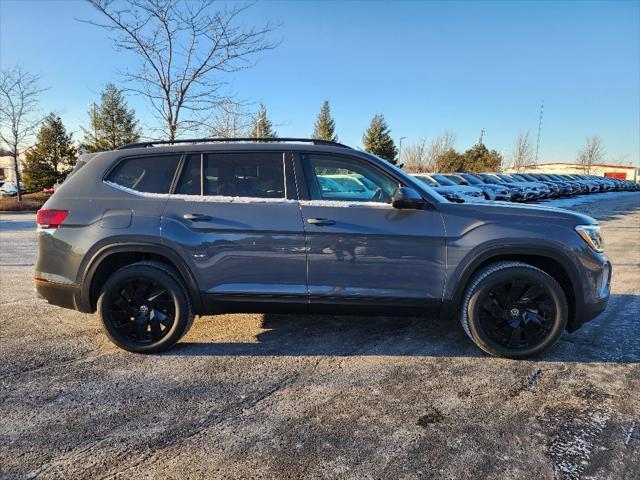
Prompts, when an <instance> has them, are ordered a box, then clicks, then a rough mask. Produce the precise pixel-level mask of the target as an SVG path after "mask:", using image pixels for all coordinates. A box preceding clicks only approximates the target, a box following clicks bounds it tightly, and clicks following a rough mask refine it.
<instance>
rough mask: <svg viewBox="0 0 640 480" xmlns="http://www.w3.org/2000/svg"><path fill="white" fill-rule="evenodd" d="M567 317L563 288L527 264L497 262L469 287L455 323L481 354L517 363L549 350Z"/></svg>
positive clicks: (476, 276)
mask: <svg viewBox="0 0 640 480" xmlns="http://www.w3.org/2000/svg"><path fill="white" fill-rule="evenodd" d="M509 285H510V286H509ZM568 311H569V309H568V306H567V299H566V296H565V294H564V291H563V290H562V287H561V286H560V285H559V284H558V282H557V281H556V280H555V279H554V278H553V277H551V276H550V275H549V274H547V273H546V272H544V271H542V270H540V269H539V268H536V267H534V266H532V265H529V264H526V263H520V262H498V263H494V264H491V265H488V266H486V267H484V268H482V269H481V270H480V271H478V272H477V273H476V274H474V275H473V277H472V278H471V280H470V281H469V286H468V287H467V289H466V291H465V294H464V297H463V301H462V305H461V308H460V323H462V328H463V329H464V331H465V332H466V333H467V335H468V336H469V338H471V340H473V342H474V343H475V344H476V345H477V346H478V347H480V348H481V349H482V350H484V351H485V352H487V353H489V354H490V355H493V356H496V357H505V358H514V359H518V358H526V357H530V356H533V355H537V354H539V353H542V352H544V351H545V350H547V349H548V348H550V347H551V346H553V345H554V344H555V343H556V341H557V340H558V338H559V337H560V335H561V334H562V332H563V331H564V330H565V328H566V326H567V321H568Z"/></svg>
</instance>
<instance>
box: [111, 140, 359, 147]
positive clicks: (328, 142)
mask: <svg viewBox="0 0 640 480" xmlns="http://www.w3.org/2000/svg"><path fill="white" fill-rule="evenodd" d="M234 142H254V143H283V142H300V143H312V144H314V145H327V146H331V147H342V148H351V147H350V146H348V145H344V144H342V143H338V142H332V141H331V140H318V139H316V138H288V137H283V138H251V137H241V138H185V139H177V140H150V141H148V142H138V143H129V144H127V145H122V146H121V147H118V150H125V149H128V148H148V147H153V146H156V145H175V144H179V143H234Z"/></svg>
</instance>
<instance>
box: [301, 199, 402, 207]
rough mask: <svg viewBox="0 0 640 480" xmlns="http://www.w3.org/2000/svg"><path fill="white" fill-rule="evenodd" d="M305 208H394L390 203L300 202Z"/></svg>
mask: <svg viewBox="0 0 640 480" xmlns="http://www.w3.org/2000/svg"><path fill="white" fill-rule="evenodd" d="M300 205H302V206H303V207H339V208H350V207H356V208H357V207H370V208H393V206H392V205H391V204H390V203H383V202H358V201H344V200H300Z"/></svg>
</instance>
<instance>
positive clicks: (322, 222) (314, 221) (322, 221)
mask: <svg viewBox="0 0 640 480" xmlns="http://www.w3.org/2000/svg"><path fill="white" fill-rule="evenodd" d="M307 223H308V224H310V225H316V226H318V227H325V226H328V225H335V224H336V222H335V220H329V219H328V218H309V219H307Z"/></svg>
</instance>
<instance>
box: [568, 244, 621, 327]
mask: <svg viewBox="0 0 640 480" xmlns="http://www.w3.org/2000/svg"><path fill="white" fill-rule="evenodd" d="M602 258H603V259H604V261H603V263H602V266H601V268H600V272H599V274H598V275H597V277H596V278H593V279H592V283H591V286H592V287H593V291H592V292H591V295H590V296H589V297H590V298H588V299H587V300H586V301H585V302H580V303H576V309H575V314H574V316H573V318H572V319H570V321H569V324H568V325H567V330H568V331H569V332H573V331H575V330H577V329H578V328H580V327H581V326H582V325H584V324H585V323H587V322H589V321H591V320H593V319H594V318H595V317H597V316H598V315H599V314H600V313H602V312H603V311H604V309H605V308H607V304H608V303H609V295H610V291H611V274H612V268H611V262H609V260H608V259H606V257H605V256H604V255H602Z"/></svg>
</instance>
